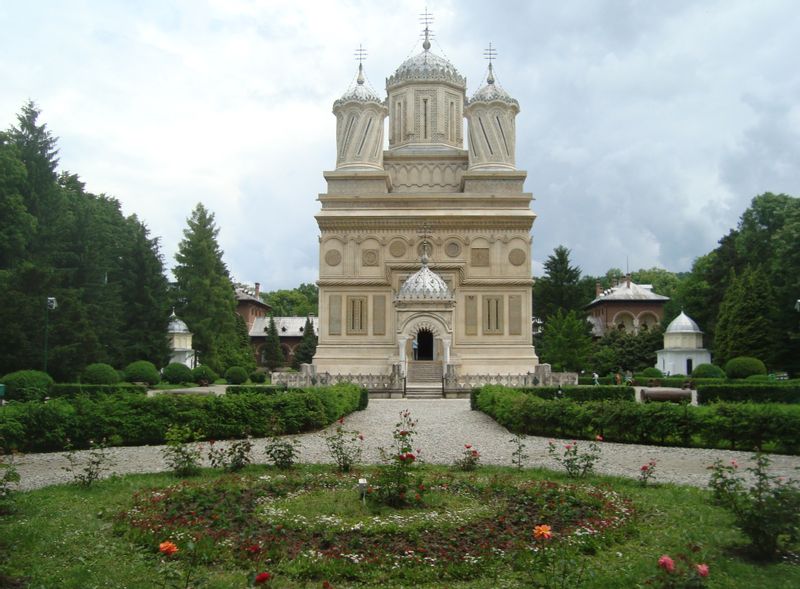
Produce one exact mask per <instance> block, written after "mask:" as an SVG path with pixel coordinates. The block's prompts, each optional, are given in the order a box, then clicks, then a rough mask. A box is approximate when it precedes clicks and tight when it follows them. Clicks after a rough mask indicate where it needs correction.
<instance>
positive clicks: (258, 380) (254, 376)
mask: <svg viewBox="0 0 800 589" xmlns="http://www.w3.org/2000/svg"><path fill="white" fill-rule="evenodd" d="M250 382H252V383H255V384H264V383H265V382H267V373H266V372H259V371H258V370H256V371H255V372H251V373H250Z"/></svg>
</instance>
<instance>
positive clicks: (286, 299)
mask: <svg viewBox="0 0 800 589" xmlns="http://www.w3.org/2000/svg"><path fill="white" fill-rule="evenodd" d="M261 298H262V300H263V301H264V302H265V303H267V304H268V305H269V306H270V307H272V313H273V315H275V316H276V317H308V315H316V314H317V306H318V298H319V288H318V287H317V286H316V285H315V284H301V285H300V286H298V287H297V288H294V289H290V290H287V289H284V290H274V291H271V292H264V293H261Z"/></svg>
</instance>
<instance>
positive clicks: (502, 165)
mask: <svg viewBox="0 0 800 589" xmlns="http://www.w3.org/2000/svg"><path fill="white" fill-rule="evenodd" d="M487 55H488V59H489V72H488V74H487V75H486V83H485V84H484V85H483V86H481V87H480V88H478V90H476V91H475V94H474V95H473V96H472V98H470V99H469V101H468V103H467V107H466V113H465V114H466V117H467V124H468V129H469V130H468V133H469V135H468V141H469V169H470V170H492V169H511V170H514V169H515V162H516V156H515V150H516V149H515V148H516V123H515V119H516V116H517V114H519V102H517V100H516V99H515V98H512V97H511V96H510V95H509V94H508V92H506V91H505V90H504V89H503V88H502V87H501V86H500V84H498V83H497V80H496V79H495V77H494V68H493V67H492V61H491V60H492V59H493V58H494V55H495V53H494V49H492V45H491V43H490V44H489V49H488V51H487Z"/></svg>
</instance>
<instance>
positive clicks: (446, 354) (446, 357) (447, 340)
mask: <svg viewBox="0 0 800 589" xmlns="http://www.w3.org/2000/svg"><path fill="white" fill-rule="evenodd" d="M442 347H443V348H444V366H447V365H448V364H450V338H444V337H443V338H442Z"/></svg>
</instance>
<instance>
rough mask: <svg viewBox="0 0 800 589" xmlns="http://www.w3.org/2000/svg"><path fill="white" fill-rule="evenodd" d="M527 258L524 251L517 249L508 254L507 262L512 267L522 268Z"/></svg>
mask: <svg viewBox="0 0 800 589" xmlns="http://www.w3.org/2000/svg"><path fill="white" fill-rule="evenodd" d="M527 258H528V256H527V254H526V253H525V250H522V249H519V248H514V249H513V250H511V251H510V252H508V261H509V262H511V263H512V264H513V265H514V266H522V265H523V264H524V263H525V260H526V259H527Z"/></svg>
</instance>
